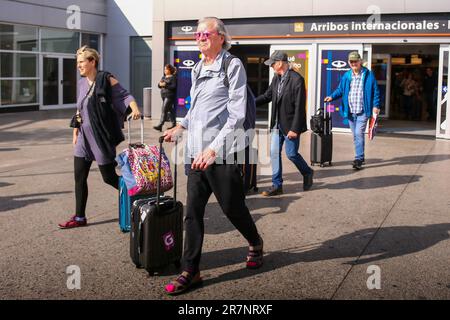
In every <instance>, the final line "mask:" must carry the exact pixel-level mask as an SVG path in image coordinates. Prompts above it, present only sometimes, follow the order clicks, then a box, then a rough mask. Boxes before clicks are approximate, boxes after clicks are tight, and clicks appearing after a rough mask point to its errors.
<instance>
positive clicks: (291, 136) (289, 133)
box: [287, 131, 298, 140]
mask: <svg viewBox="0 0 450 320" xmlns="http://www.w3.org/2000/svg"><path fill="white" fill-rule="evenodd" d="M287 137H288V139H289V140H292V139H297V137H298V134H297V133H295V132H294V131H289V132H288V134H287Z"/></svg>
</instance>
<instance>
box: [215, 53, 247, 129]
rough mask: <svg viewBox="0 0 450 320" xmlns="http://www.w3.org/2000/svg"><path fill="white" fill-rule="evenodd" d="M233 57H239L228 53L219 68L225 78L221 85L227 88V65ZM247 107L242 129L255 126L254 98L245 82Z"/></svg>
mask: <svg viewBox="0 0 450 320" xmlns="http://www.w3.org/2000/svg"><path fill="white" fill-rule="evenodd" d="M234 58H237V59H239V58H238V57H236V56H233V55H232V54H230V55H229V56H228V57H226V58H224V59H223V60H222V66H221V68H220V69H221V70H223V72H224V73H225V78H224V79H223V85H224V86H225V87H227V88H229V87H230V82H229V80H228V66H229V65H230V62H231V60H233V59H234ZM246 86H247V109H246V112H245V121H244V130H245V131H247V130H248V129H255V126H256V99H255V95H254V94H253V92H252V89H250V86H249V85H248V83H247V85H246Z"/></svg>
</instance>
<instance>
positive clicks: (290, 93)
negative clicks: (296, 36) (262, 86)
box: [256, 51, 314, 196]
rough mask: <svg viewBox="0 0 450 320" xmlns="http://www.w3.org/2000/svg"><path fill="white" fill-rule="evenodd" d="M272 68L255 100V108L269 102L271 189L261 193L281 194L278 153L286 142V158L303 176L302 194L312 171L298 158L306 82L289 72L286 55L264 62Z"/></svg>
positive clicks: (309, 180)
mask: <svg viewBox="0 0 450 320" xmlns="http://www.w3.org/2000/svg"><path fill="white" fill-rule="evenodd" d="M264 64H265V65H267V66H270V67H272V68H273V70H274V72H275V76H274V77H273V79H272V83H271V84H270V87H269V88H268V89H267V91H266V92H265V93H264V94H262V95H260V96H259V97H257V98H256V105H257V106H258V105H261V104H265V103H269V102H270V101H272V114H271V117H270V129H271V145H270V157H271V163H272V187H271V188H270V189H269V190H267V191H264V192H263V193H262V195H263V196H274V195H278V194H282V193H283V177H282V166H281V149H282V147H283V143H284V142H286V155H287V157H288V158H289V160H291V161H292V162H293V163H294V164H295V166H296V167H297V169H298V170H299V171H300V173H301V174H302V175H303V190H305V191H307V190H309V189H311V186H312V184H313V175H314V171H313V170H312V169H311V168H310V167H309V166H308V164H307V163H306V162H305V160H304V159H303V157H302V156H301V155H300V154H299V152H298V148H299V145H300V134H301V133H303V132H305V131H306V130H307V127H306V110H305V102H306V90H305V79H304V78H303V77H302V76H301V75H300V74H298V73H297V72H295V71H294V70H291V69H290V68H289V63H288V59H287V54H286V53H284V52H281V51H275V52H274V53H273V54H272V55H271V56H270V59H268V60H267V61H265V62H264Z"/></svg>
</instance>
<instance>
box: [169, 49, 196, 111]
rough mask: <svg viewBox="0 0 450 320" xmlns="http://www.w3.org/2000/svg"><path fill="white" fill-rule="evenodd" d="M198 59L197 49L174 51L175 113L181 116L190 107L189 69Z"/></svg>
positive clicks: (190, 69)
mask: <svg viewBox="0 0 450 320" xmlns="http://www.w3.org/2000/svg"><path fill="white" fill-rule="evenodd" d="M198 61H200V52H199V51H178V50H175V51H174V66H175V68H177V95H176V99H175V114H176V117H177V118H183V117H184V116H185V115H186V113H187V112H188V110H189V108H190V107H191V104H190V102H191V97H190V96H189V95H190V90H191V85H192V83H191V71H192V68H193V67H194V65H195V64H196V63H197V62H198Z"/></svg>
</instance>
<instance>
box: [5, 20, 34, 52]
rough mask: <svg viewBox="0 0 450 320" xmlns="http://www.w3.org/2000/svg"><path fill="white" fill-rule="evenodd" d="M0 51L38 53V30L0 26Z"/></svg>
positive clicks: (7, 25)
mask: <svg viewBox="0 0 450 320" xmlns="http://www.w3.org/2000/svg"><path fill="white" fill-rule="evenodd" d="M0 50H16V51H39V48H38V28H37V27H30V26H21V25H9V24H0Z"/></svg>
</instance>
